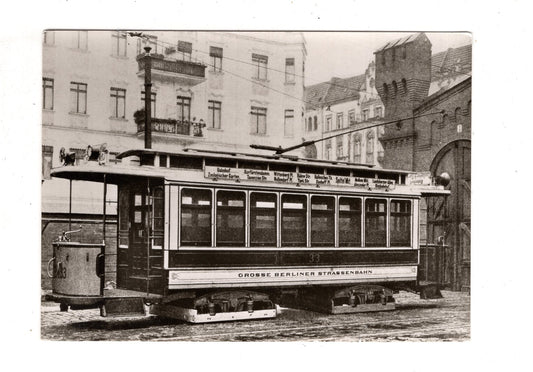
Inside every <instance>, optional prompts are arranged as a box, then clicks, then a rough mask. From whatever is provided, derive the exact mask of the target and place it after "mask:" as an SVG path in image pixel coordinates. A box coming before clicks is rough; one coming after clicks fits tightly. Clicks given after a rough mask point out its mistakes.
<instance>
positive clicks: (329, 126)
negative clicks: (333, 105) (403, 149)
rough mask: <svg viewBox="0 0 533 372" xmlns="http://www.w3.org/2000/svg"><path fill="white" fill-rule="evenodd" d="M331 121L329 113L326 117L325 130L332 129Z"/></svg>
mask: <svg viewBox="0 0 533 372" xmlns="http://www.w3.org/2000/svg"><path fill="white" fill-rule="evenodd" d="M331 121H332V118H331V115H329V116H327V117H326V130H325V131H326V132H329V131H330V130H331V129H333V128H332V127H331Z"/></svg>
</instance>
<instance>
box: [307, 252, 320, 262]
mask: <svg viewBox="0 0 533 372" xmlns="http://www.w3.org/2000/svg"><path fill="white" fill-rule="evenodd" d="M309 262H310V263H319V262H320V253H310V254H309Z"/></svg>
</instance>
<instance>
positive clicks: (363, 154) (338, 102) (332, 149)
mask: <svg viewBox="0 0 533 372" xmlns="http://www.w3.org/2000/svg"><path fill="white" fill-rule="evenodd" d="M374 76H375V64H374V63H373V62H372V63H371V64H370V65H369V66H368V68H367V70H366V71H365V73H364V74H362V75H357V76H353V77H349V78H345V79H341V78H336V77H334V78H332V79H331V80H330V81H328V82H324V83H320V84H315V85H311V86H309V87H306V90H305V100H306V113H305V120H304V126H305V128H304V129H305V134H304V137H305V139H312V140H317V139H324V140H323V141H322V140H321V141H319V142H317V144H316V147H317V151H316V152H317V158H319V159H325V160H338V161H350V162H355V163H363V164H371V165H375V166H379V161H380V157H381V156H382V155H383V152H382V148H381V144H380V143H379V141H378V132H379V131H380V129H379V127H378V126H376V127H372V128H369V129H362V130H361V131H356V132H354V133H350V134H345V135H340V136H336V137H333V138H330V139H327V137H330V136H335V135H336V134H339V133H343V132H347V131H351V130H357V129H358V128H364V127H366V126H368V125H375V124H376V125H377V124H379V123H380V122H381V120H382V118H383V113H384V106H383V103H382V102H381V99H380V97H379V95H378V94H377V91H376V89H375V77H374Z"/></svg>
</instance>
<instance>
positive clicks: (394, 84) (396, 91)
mask: <svg viewBox="0 0 533 372" xmlns="http://www.w3.org/2000/svg"><path fill="white" fill-rule="evenodd" d="M392 94H393V96H394V97H396V96H397V95H398V84H396V80H393V81H392Z"/></svg>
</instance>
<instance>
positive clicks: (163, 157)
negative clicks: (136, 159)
mask: <svg viewBox="0 0 533 372" xmlns="http://www.w3.org/2000/svg"><path fill="white" fill-rule="evenodd" d="M159 166H160V167H162V168H166V167H167V156H166V155H159Z"/></svg>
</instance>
